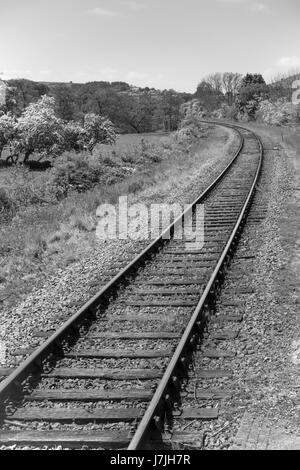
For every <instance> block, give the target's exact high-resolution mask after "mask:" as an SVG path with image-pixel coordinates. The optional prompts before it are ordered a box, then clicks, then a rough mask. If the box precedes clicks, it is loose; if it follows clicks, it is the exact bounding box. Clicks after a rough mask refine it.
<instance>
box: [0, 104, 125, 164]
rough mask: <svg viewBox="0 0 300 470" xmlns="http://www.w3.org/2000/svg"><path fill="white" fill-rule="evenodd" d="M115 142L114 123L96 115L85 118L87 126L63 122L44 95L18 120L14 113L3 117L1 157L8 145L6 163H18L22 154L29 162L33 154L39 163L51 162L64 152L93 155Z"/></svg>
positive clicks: (1, 119)
mask: <svg viewBox="0 0 300 470" xmlns="http://www.w3.org/2000/svg"><path fill="white" fill-rule="evenodd" d="M115 139H116V133H115V128H114V126H113V124H112V122H111V121H110V120H109V119H107V118H104V117H102V116H99V115H96V114H87V115H85V116H84V125H83V127H82V126H80V124H79V123H77V122H74V121H69V122H68V121H63V120H62V119H60V118H59V117H57V116H56V114H55V99H54V98H53V97H50V96H47V95H44V96H42V97H41V98H40V99H39V100H38V101H37V102H36V103H31V104H30V105H29V106H28V107H27V108H26V109H25V111H23V112H22V114H21V116H20V117H19V118H16V117H14V116H12V115H11V113H8V114H4V115H2V116H0V155H1V153H2V150H3V149H4V147H5V146H7V145H9V146H10V154H9V156H8V157H7V160H9V159H11V160H12V161H18V159H19V157H20V156H21V155H23V161H24V162H27V161H28V160H29V157H30V156H32V155H33V154H36V155H38V157H39V160H41V159H42V158H44V157H46V156H47V157H50V158H52V159H54V158H56V157H57V156H59V155H61V154H62V153H63V152H64V151H71V150H75V151H77V152H79V151H83V150H84V149H85V148H86V149H88V150H89V151H90V152H91V153H92V152H93V149H94V148H95V146H96V145H97V144H113V143H114V142H115Z"/></svg>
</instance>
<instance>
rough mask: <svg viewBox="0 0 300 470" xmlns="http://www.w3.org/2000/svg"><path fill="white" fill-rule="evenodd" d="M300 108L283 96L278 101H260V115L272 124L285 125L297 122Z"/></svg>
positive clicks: (264, 120) (260, 117) (267, 122)
mask: <svg viewBox="0 0 300 470" xmlns="http://www.w3.org/2000/svg"><path fill="white" fill-rule="evenodd" d="M298 113H299V110H298V109H297V107H296V106H294V105H293V104H292V103H291V102H289V101H287V100H286V99H284V98H282V99H279V100H277V101H276V102H274V103H273V102H271V101H269V100H265V101H262V102H261V103H260V107H259V111H258V117H259V119H261V120H262V121H263V122H265V123H266V124H269V125H272V126H285V125H293V124H296V123H297V120H298Z"/></svg>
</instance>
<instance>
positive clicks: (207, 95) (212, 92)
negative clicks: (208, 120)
mask: <svg viewBox="0 0 300 470" xmlns="http://www.w3.org/2000/svg"><path fill="white" fill-rule="evenodd" d="M195 96H196V98H198V99H199V100H200V101H201V103H202V104H203V106H204V107H205V108H206V109H207V110H208V111H210V112H211V111H215V110H216V109H218V108H219V107H220V106H221V104H222V103H223V102H224V95H223V93H222V91H221V90H220V89H217V88H216V87H213V86H212V85H211V83H209V82H208V81H206V80H202V82H200V83H199V85H198V87H197V91H196V93H195Z"/></svg>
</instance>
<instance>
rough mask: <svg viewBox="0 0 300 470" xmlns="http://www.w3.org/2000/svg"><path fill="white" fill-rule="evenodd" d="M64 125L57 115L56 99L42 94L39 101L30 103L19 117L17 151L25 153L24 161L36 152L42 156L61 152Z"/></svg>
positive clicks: (15, 147) (16, 140)
mask: <svg viewBox="0 0 300 470" xmlns="http://www.w3.org/2000/svg"><path fill="white" fill-rule="evenodd" d="M63 126H64V123H63V121H62V120H61V119H59V118H58V117H57V116H56V115H55V99H54V98H53V97H50V96H46V95H45V96H42V98H41V99H40V100H39V101H38V102H37V103H32V104H30V105H29V106H28V107H27V108H26V110H25V111H24V112H23V113H22V115H21V117H20V118H19V119H18V122H17V135H16V138H15V141H14V149H15V152H16V153H17V154H24V162H26V161H27V160H28V159H29V157H30V156H31V155H32V154H33V153H34V152H36V153H38V154H40V156H41V158H43V157H44V156H47V155H54V156H55V155H57V154H59V153H61V149H62V148H63Z"/></svg>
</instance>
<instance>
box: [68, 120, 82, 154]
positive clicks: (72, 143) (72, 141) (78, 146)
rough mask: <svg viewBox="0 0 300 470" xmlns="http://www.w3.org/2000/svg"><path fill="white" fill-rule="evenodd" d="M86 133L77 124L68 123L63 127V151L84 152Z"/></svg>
mask: <svg viewBox="0 0 300 470" xmlns="http://www.w3.org/2000/svg"><path fill="white" fill-rule="evenodd" d="M84 138H85V131H84V129H83V127H81V126H80V124H78V123H77V122H72V121H70V122H67V123H65V125H64V126H63V142H62V150H66V151H71V150H75V152H80V151H82V150H84Z"/></svg>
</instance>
